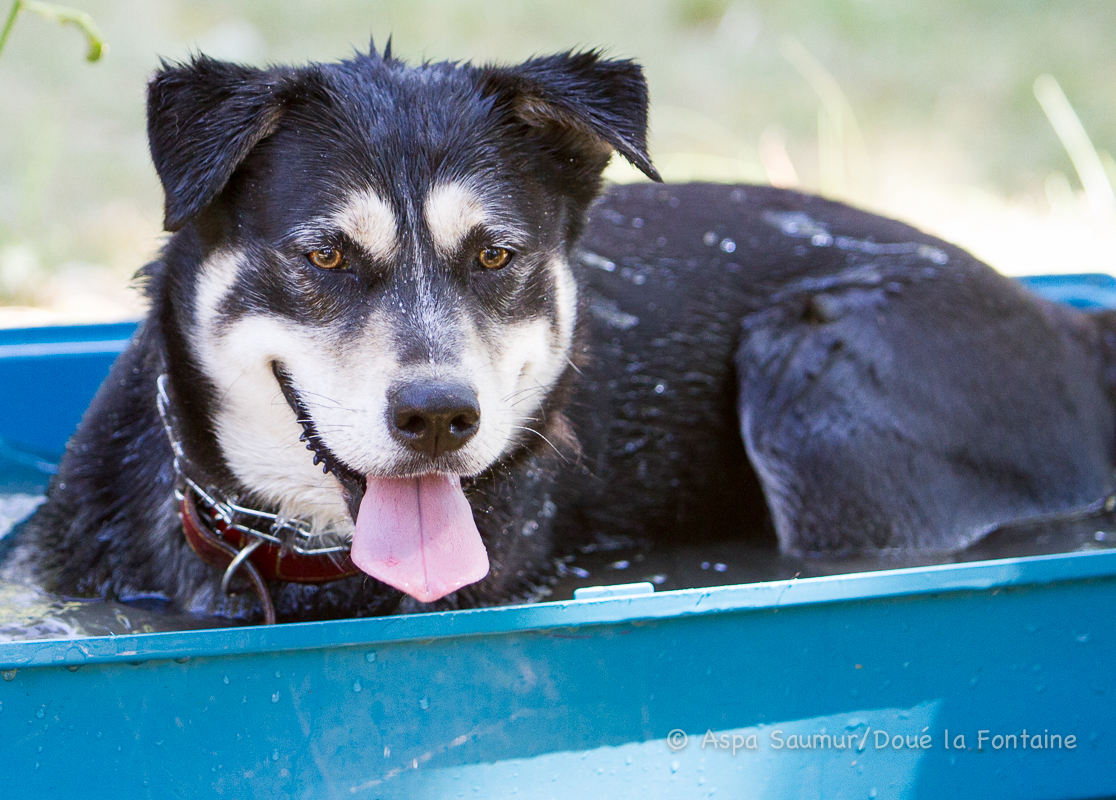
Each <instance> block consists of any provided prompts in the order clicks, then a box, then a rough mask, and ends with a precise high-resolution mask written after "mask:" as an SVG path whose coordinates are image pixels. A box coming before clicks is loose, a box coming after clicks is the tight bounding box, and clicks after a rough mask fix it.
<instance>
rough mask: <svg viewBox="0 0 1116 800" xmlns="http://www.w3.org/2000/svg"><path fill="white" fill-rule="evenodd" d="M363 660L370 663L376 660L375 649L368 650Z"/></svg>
mask: <svg viewBox="0 0 1116 800" xmlns="http://www.w3.org/2000/svg"><path fill="white" fill-rule="evenodd" d="M364 660H365V661H367V662H368V663H369V664H371V663H372V662H373V661H375V660H376V651H375V650H369V651H368V652H367V653H365V654H364Z"/></svg>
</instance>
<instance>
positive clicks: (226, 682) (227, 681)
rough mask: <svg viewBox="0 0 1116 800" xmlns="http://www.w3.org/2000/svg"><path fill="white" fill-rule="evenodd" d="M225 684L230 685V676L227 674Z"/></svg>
mask: <svg viewBox="0 0 1116 800" xmlns="http://www.w3.org/2000/svg"><path fill="white" fill-rule="evenodd" d="M225 685H226V686H228V685H229V676H228V675H226V676H225Z"/></svg>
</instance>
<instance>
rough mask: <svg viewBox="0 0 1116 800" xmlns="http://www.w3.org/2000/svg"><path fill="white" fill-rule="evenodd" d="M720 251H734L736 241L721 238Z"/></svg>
mask: <svg viewBox="0 0 1116 800" xmlns="http://www.w3.org/2000/svg"><path fill="white" fill-rule="evenodd" d="M721 252H722V253H734V252H736V242H734V241H733V240H732V239H722V240H721Z"/></svg>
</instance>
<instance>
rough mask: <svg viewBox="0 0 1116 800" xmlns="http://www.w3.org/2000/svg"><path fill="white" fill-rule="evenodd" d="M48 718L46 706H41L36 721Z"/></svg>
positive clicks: (36, 713) (36, 714)
mask: <svg viewBox="0 0 1116 800" xmlns="http://www.w3.org/2000/svg"><path fill="white" fill-rule="evenodd" d="M45 716H46V706H39V710H38V711H36V712H35V719H42V718H43V717H45Z"/></svg>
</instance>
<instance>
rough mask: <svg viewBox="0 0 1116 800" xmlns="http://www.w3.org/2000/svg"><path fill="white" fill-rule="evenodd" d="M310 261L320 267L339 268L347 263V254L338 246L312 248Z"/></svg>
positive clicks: (309, 255) (309, 254) (309, 256)
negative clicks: (319, 248)
mask: <svg viewBox="0 0 1116 800" xmlns="http://www.w3.org/2000/svg"><path fill="white" fill-rule="evenodd" d="M306 257H307V258H309V259H310V263H311V264H313V265H314V266H315V267H317V268H318V269H337V268H338V267H340V266H343V265H344V263H345V254H344V253H342V252H341V251H340V250H338V249H337V248H336V247H323V248H322V249H321V250H311V251H310V252H309V253H308V254H307V256H306Z"/></svg>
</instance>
